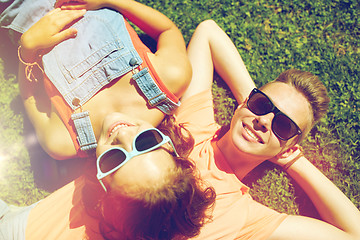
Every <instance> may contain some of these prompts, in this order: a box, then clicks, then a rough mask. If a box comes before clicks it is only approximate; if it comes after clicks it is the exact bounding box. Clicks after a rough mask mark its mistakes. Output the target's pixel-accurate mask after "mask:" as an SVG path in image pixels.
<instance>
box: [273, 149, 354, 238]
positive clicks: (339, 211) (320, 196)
mask: <svg viewBox="0 0 360 240" xmlns="http://www.w3.org/2000/svg"><path fill="white" fill-rule="evenodd" d="M297 151H299V150H297ZM297 153H298V152H295V153H294V155H296V154H297ZM280 162H284V161H283V160H282V159H280V160H279V161H278V163H279V164H280V165H281V164H282V163H280ZM284 163H285V162H284ZM287 172H288V173H289V174H290V176H291V177H292V178H294V179H295V180H296V182H297V183H298V184H299V185H300V186H301V187H302V188H303V189H304V191H305V192H306V193H307V195H308V196H309V198H310V199H311V201H312V202H313V204H314V206H315V207H316V209H317V210H318V212H319V214H320V216H321V218H322V219H323V220H324V221H320V220H316V219H312V218H307V217H302V216H289V217H288V218H287V219H285V221H284V222H283V223H282V224H281V225H280V226H279V227H278V229H277V230H276V231H275V232H274V233H273V235H272V236H271V238H270V239H301V240H302V239H317V240H318V239H319V240H321V239H324V240H325V239H326V240H329V239H342V240H345V239H360V228H359V223H360V211H359V210H358V209H357V208H356V207H355V205H354V204H353V203H352V202H351V201H350V200H349V199H348V198H347V197H346V196H345V195H344V194H343V193H342V192H341V191H340V190H339V189H338V188H337V187H336V186H335V185H334V184H333V183H332V182H331V181H330V180H329V179H328V178H327V177H326V176H324V175H323V174H322V173H321V172H320V171H319V170H318V169H317V168H316V167H315V166H314V165H313V164H311V162H309V161H308V160H307V159H306V158H305V157H300V158H299V159H298V160H297V161H296V162H295V163H293V164H292V165H291V166H290V167H289V168H288V170H287Z"/></svg>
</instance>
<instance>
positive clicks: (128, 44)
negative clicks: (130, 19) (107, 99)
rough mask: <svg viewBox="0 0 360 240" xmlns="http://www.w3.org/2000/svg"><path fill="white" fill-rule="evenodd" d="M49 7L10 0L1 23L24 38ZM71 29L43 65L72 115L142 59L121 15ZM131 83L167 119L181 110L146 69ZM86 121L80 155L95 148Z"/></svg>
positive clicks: (104, 12)
mask: <svg viewBox="0 0 360 240" xmlns="http://www.w3.org/2000/svg"><path fill="white" fill-rule="evenodd" d="M2 1H3V0H2ZM54 4H55V0H36V1H33V0H15V1H14V2H13V3H12V4H11V5H10V6H9V7H8V8H7V9H6V10H5V11H4V12H3V13H2V14H1V15H0V16H1V18H0V24H1V26H4V27H6V28H9V29H12V30H14V31H17V32H20V33H23V32H25V31H26V30H27V29H28V28H30V27H31V26H32V25H33V24H34V23H35V22H36V21H38V20H39V19H40V18H41V17H42V16H44V15H45V14H46V13H47V12H48V11H50V10H52V9H53V5H54ZM72 27H74V28H76V29H77V30H78V34H77V36H76V38H74V39H69V40H66V41H64V42H62V43H60V44H58V45H56V46H55V47H54V48H53V49H52V50H51V51H50V52H49V53H47V54H45V55H44V56H43V57H42V61H43V66H44V71H45V73H46V75H47V76H48V78H49V79H50V81H51V82H52V83H53V84H54V86H55V87H56V88H57V90H58V91H59V92H60V94H61V95H62V97H63V98H64V99H65V101H66V102H67V104H68V105H69V106H70V107H71V108H72V109H73V110H76V109H78V108H80V107H81V106H82V105H84V104H85V103H86V102H87V101H88V100H89V99H91V97H93V96H94V95H95V94H96V93H97V92H98V91H99V90H100V89H101V88H102V87H104V86H106V85H107V84H108V83H110V82H111V81H112V80H114V79H116V78H118V77H120V76H122V75H124V74H126V73H128V72H129V71H131V70H134V69H135V68H137V67H138V66H139V65H141V64H142V62H143V60H142V59H141V58H140V56H139V54H138V53H137V52H136V50H135V48H134V46H133V43H132V41H131V38H130V36H129V33H128V31H127V29H126V26H125V22H124V18H123V16H122V15H121V14H120V13H118V12H116V11H114V10H111V9H100V10H96V11H88V12H87V13H86V14H85V16H84V17H83V18H81V19H80V20H79V21H77V22H75V23H74V24H73V26H72ZM134 79H135V80H136V82H137V84H138V87H139V88H140V90H141V91H142V92H143V93H144V96H145V97H146V98H147V101H148V103H149V106H150V107H157V108H158V109H159V110H161V111H162V112H164V113H165V114H171V113H172V112H173V111H174V110H175V109H176V108H177V107H178V106H179V105H180V102H178V103H174V102H173V101H171V100H170V99H169V98H168V97H167V96H166V94H165V93H163V92H162V90H161V89H160V88H159V87H158V85H157V84H156V82H155V81H154V79H153V78H152V77H151V75H150V74H149V72H148V69H147V68H144V69H143V70H142V71H140V72H139V73H137V74H135V75H134ZM87 120H88V121H87ZM89 122H90V121H89V119H88V117H87V118H83V119H82V120H79V121H78V123H75V127H76V131H77V135H78V140H79V143H80V144H81V145H82V148H84V149H85V150H90V149H93V148H95V147H96V143H94V141H93V139H92V136H93V135H94V133H93V129H92V126H91V125H89V124H88V123H89Z"/></svg>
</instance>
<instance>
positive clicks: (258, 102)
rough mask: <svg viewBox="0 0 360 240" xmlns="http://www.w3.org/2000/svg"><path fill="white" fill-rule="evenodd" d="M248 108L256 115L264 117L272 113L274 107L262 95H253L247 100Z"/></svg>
mask: <svg viewBox="0 0 360 240" xmlns="http://www.w3.org/2000/svg"><path fill="white" fill-rule="evenodd" d="M248 107H249V109H250V111H252V112H253V113H254V114H256V115H265V114H268V113H269V112H271V111H272V109H273V107H274V105H273V104H272V102H271V101H270V100H269V99H268V98H267V97H266V96H264V95H263V94H261V93H255V94H253V95H251V97H250V98H249V100H248Z"/></svg>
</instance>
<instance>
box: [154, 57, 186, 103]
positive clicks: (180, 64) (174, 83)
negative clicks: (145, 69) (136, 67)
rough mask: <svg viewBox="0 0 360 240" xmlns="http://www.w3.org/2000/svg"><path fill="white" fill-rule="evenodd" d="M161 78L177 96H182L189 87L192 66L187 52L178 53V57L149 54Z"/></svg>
mask: <svg viewBox="0 0 360 240" xmlns="http://www.w3.org/2000/svg"><path fill="white" fill-rule="evenodd" d="M149 59H150V61H151V62H152V64H153V66H154V68H155V70H156V72H157V74H158V75H159V77H160V80H161V81H162V82H163V83H164V84H165V86H166V87H167V88H168V89H169V90H170V91H171V92H172V93H174V94H175V95H176V96H177V97H181V96H182V94H183V93H184V92H185V90H186V88H187V87H188V85H189V83H190V81H191V77H192V68H191V65H190V61H189V59H188V57H187V55H186V53H177V54H176V57H175V56H171V57H166V55H165V56H164V55H161V56H158V55H149Z"/></svg>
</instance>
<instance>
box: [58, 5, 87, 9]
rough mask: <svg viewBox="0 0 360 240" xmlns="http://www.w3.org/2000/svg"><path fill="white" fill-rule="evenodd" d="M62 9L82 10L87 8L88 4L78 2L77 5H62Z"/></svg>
mask: <svg viewBox="0 0 360 240" xmlns="http://www.w3.org/2000/svg"><path fill="white" fill-rule="evenodd" d="M61 9H62V10H81V9H86V4H76V5H63V6H61Z"/></svg>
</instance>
